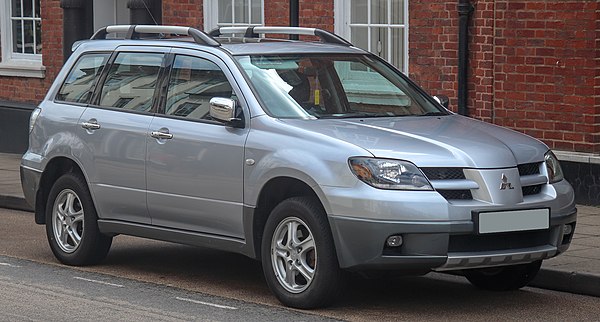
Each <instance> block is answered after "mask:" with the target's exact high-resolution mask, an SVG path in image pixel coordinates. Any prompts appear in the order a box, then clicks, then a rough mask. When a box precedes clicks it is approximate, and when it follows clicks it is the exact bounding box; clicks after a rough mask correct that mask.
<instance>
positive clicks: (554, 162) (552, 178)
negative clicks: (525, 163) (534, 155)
mask: <svg viewBox="0 0 600 322" xmlns="http://www.w3.org/2000/svg"><path fill="white" fill-rule="evenodd" d="M545 159H546V170H548V181H549V182H550V183H555V182H559V181H561V180H562V179H564V178H565V176H564V175H563V172H562V169H561V168H560V163H559V162H558V159H557V158H556V156H555V155H554V153H552V151H548V152H547V153H546V156H545Z"/></svg>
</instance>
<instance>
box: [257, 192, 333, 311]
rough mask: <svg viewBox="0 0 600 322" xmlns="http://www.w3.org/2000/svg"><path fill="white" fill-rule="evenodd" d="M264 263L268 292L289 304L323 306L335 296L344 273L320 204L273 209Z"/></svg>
mask: <svg viewBox="0 0 600 322" xmlns="http://www.w3.org/2000/svg"><path fill="white" fill-rule="evenodd" d="M262 265H263V271H264V274H265V278H266V281H267V284H268V286H269V288H270V289H271V291H272V292H273V293H274V294H275V296H276V297H277V298H278V299H279V300H280V301H281V302H282V303H283V304H285V305H287V306H291V307H296V308H302V309H308V308H316V307H323V306H326V305H329V304H330V303H331V302H333V301H334V300H335V299H336V298H337V296H338V295H339V291H340V287H341V284H342V283H341V275H342V274H341V272H340V269H339V265H338V262H337V257H336V253H335V247H334V245H333V238H332V236H331V231H330V229H329V224H328V222H327V215H326V214H325V211H324V210H323V208H322V206H321V204H320V203H319V201H318V200H316V199H315V198H308V197H294V198H290V199H287V200H284V201H283V202H281V203H280V204H279V205H278V206H277V207H275V209H273V211H272V212H271V216H270V217H269V219H268V220H267V223H266V225H265V230H264V234H263V240H262Z"/></svg>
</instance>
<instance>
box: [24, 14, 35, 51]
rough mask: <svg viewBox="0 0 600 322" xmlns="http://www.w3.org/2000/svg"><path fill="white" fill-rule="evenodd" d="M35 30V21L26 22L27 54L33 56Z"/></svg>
mask: <svg viewBox="0 0 600 322" xmlns="http://www.w3.org/2000/svg"><path fill="white" fill-rule="evenodd" d="M34 32H35V30H34V29H33V21H25V53H26V54H33V47H34V46H35V44H34V43H33V33H34Z"/></svg>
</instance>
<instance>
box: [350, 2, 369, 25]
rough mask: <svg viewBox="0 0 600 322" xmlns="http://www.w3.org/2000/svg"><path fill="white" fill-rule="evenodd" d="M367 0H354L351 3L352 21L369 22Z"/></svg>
mask: <svg viewBox="0 0 600 322" xmlns="http://www.w3.org/2000/svg"><path fill="white" fill-rule="evenodd" d="M367 16H368V11H367V0H353V1H352V4H351V5H350V23H367V22H368V21H367Z"/></svg>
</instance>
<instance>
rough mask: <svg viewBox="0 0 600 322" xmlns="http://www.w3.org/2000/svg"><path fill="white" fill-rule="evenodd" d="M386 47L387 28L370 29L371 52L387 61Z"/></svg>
mask: <svg viewBox="0 0 600 322" xmlns="http://www.w3.org/2000/svg"><path fill="white" fill-rule="evenodd" d="M387 47H388V37H387V28H371V52H372V53H374V54H375V55H378V56H380V57H383V58H384V59H388V60H389V58H388V57H387V53H388V49H387Z"/></svg>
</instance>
